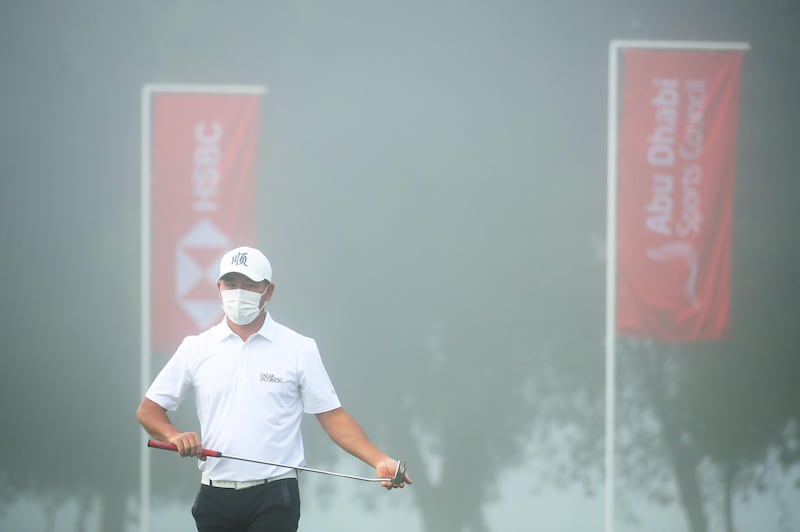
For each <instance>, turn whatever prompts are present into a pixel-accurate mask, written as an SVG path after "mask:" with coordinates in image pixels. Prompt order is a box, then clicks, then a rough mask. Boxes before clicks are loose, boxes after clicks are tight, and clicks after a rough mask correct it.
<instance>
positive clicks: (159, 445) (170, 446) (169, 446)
mask: <svg viewBox="0 0 800 532" xmlns="http://www.w3.org/2000/svg"><path fill="white" fill-rule="evenodd" d="M147 446H148V447H153V448H155V449H163V450H165V451H177V450H178V446H177V445H175V444H174V443H167V442H163V441H157V440H147ZM200 454H202V455H203V456H210V457H212V458H228V459H230V460H240V461H242V462H252V463H254V464H262V465H271V466H275V467H285V468H287V469H296V470H298V471H308V472H310V473H319V474H322V475H330V476H333V477H342V478H350V479H353V480H361V481H364V482H392V479H391V478H371V477H358V476H355V475H346V474H344V473H336V472H333V471H323V470H322V469H313V468H311V467H304V466H290V465H286V464H279V463H277V462H267V461H264V460H253V459H252V458H242V457H240V456H231V455H229V454H224V453H222V452H220V451H214V450H211V449H203V450H202V451H201V452H200Z"/></svg>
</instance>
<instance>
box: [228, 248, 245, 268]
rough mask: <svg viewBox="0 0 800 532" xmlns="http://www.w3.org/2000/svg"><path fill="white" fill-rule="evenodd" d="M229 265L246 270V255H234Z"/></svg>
mask: <svg viewBox="0 0 800 532" xmlns="http://www.w3.org/2000/svg"><path fill="white" fill-rule="evenodd" d="M231 264H233V265H234V266H244V267H245V268H247V253H242V252H241V251H239V252H237V253H236V255H234V256H233V257H231Z"/></svg>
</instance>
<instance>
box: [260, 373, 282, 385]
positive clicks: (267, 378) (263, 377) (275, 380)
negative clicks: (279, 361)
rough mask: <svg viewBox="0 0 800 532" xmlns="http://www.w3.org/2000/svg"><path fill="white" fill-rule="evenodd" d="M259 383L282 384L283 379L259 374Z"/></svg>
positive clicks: (269, 374)
mask: <svg viewBox="0 0 800 532" xmlns="http://www.w3.org/2000/svg"><path fill="white" fill-rule="evenodd" d="M261 382H272V383H276V384H280V383H282V382H283V377H278V376H276V375H274V374H272V373H262V374H261Z"/></svg>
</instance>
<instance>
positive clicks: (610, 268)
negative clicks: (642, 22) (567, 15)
mask: <svg viewBox="0 0 800 532" xmlns="http://www.w3.org/2000/svg"><path fill="white" fill-rule="evenodd" d="M626 48H638V49H663V50H705V51H735V50H739V51H745V50H749V49H750V44H749V43H746V42H712V41H656V40H653V41H647V40H612V41H611V43H610V45H609V58H608V133H607V134H608V139H607V145H608V153H607V169H606V171H607V175H606V179H607V206H606V323H605V326H606V330H605V333H606V334H605V376H606V390H605V526H604V530H605V532H613V531H614V521H615V515H614V512H615V502H616V499H615V480H616V469H615V452H614V451H615V431H616V419H615V418H616V329H617V327H616V312H617V269H618V256H617V244H618V243H617V230H618V227H617V226H618V212H617V207H618V162H619V161H618V159H617V155H618V138H619V137H618V133H619V121H620V117H619V110H618V109H619V105H620V95H619V80H620V62H621V61H620V53H621V50H623V49H626Z"/></svg>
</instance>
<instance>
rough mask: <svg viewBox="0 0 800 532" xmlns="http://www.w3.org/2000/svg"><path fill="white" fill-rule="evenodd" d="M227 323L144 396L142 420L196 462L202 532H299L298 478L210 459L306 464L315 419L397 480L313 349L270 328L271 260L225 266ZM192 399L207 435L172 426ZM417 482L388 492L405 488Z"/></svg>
mask: <svg viewBox="0 0 800 532" xmlns="http://www.w3.org/2000/svg"><path fill="white" fill-rule="evenodd" d="M217 288H218V290H219V295H220V299H221V301H222V309H223V311H224V313H225V319H223V320H222V322H221V323H219V324H217V325H215V326H213V327H211V328H210V329H208V330H206V331H204V332H202V333H201V334H199V335H197V336H188V337H186V338H185V339H184V340H183V342H182V343H181V345H180V346H179V347H178V349H177V351H176V352H175V354H174V355H173V356H172V358H171V359H170V360H169V361H168V362H167V364H166V365H165V366H164V368H163V369H162V370H161V372H160V373H159V374H158V376H157V377H156V378H155V380H154V381H153V383H152V385H151V386H150V388H149V389H148V391H147V393H146V394H145V397H144V399H143V400H142V402H141V404H140V405H139V408H138V409H137V411H136V417H137V419H138V420H139V422H140V423H141V424H142V426H143V427H144V428H145V430H146V431H147V432H149V433H150V434H151V435H152V436H153V437H154V438H155V439H158V440H161V441H165V442H169V443H172V444H174V445H175V446H176V447H177V449H178V452H179V453H180V455H181V456H196V457H198V458H199V460H200V461H199V462H198V464H199V468H200V471H201V485H200V491H199V493H198V494H197V498H196V499H195V503H194V505H193V506H192V515H193V516H194V519H195V523H196V525H197V530H198V531H201V532H212V531H213V532H223V531H225V532H234V531H247V532H256V531H265V532H266V531H269V532H295V531H296V530H297V525H298V521H299V519H300V496H299V491H298V485H297V474H296V472H295V470H294V469H287V468H281V467H275V466H269V465H263V464H255V463H251V462H245V461H237V460H230V459H225V458H219V459H217V458H213V459H211V460H206V457H205V456H203V455H202V454H201V451H202V449H203V448H204V447H205V448H210V449H218V450H220V451H222V452H223V453H226V454H230V455H231V456H244V457H249V458H253V459H258V460H264V461H270V462H276V463H280V464H287V465H297V466H302V465H303V463H304V456H303V441H302V438H301V435H300V421H301V417H302V415H303V413H304V412H305V413H309V414H315V415H316V417H317V419H318V420H319V422H320V424H321V425H322V427H323V429H325V431H326V432H327V433H328V435H329V436H330V437H331V439H332V440H333V441H334V442H336V443H337V444H338V445H339V446H340V447H341V448H342V449H344V450H345V451H347V452H349V453H351V454H352V455H354V456H356V457H357V458H359V459H361V460H363V461H364V462H366V463H367V464H369V465H371V466H372V467H374V468H375V474H376V477H377V478H392V477H393V476H394V474H395V471H396V468H397V462H396V461H395V460H393V459H392V458H390V457H389V456H388V455H387V454H386V453H384V452H383V451H381V450H380V449H378V448H377V447H376V446H375V445H374V444H373V443H372V442H371V441H370V440H369V439H368V438H367V436H366V435H365V434H364V432H363V430H362V429H361V427H360V426H359V424H358V423H357V422H356V421H355V419H353V417H351V416H350V414H348V413H347V412H346V411H345V410H344V408H342V406H341V404H340V402H339V399H338V397H337V395H336V391H335V390H334V388H333V385H332V384H331V381H330V378H329V377H328V374H327V372H326V371H325V367H324V366H323V364H322V360H321V358H320V354H319V350H318V349H317V344H316V342H315V341H314V340H313V339H311V338H307V337H305V336H302V335H300V334H298V333H296V332H295V331H293V330H291V329H289V328H288V327H285V326H283V325H281V324H279V323H278V322H276V321H275V320H273V319H272V317H271V316H270V314H269V313H268V312H267V311H266V310H265V307H266V304H267V302H268V301H270V300H271V299H272V295H273V294H274V292H275V284H274V283H273V282H272V267H271V265H270V263H269V260H267V258H266V257H265V256H264V255H263V253H261V252H260V251H259V250H257V249H253V248H250V247H238V248H236V249H233V250H231V251H229V252H228V253H226V254H225V255H224V256H223V257H222V260H221V261H220V272H219V278H218V280H217ZM190 390H193V391H194V396H195V403H196V406H197V416H198V418H199V420H200V432H201V434H202V437H201V436H200V435H198V434H197V433H196V432H183V431H181V430H180V429H178V428H177V427H175V426H174V425H173V424H172V423H171V421H170V419H169V417H168V415H167V410H175V409H177V407H178V405H179V404H180V403H181V401H182V400H183V399H184V397H185V396H186V394H187V393H188V392H189V391H190ZM405 483H408V484H411V479H410V478H409V477H408V476H407V475H406V476H405V478H404V479H403V480H401V481H399V482H397V483H396V484H392V483H391V482H387V481H383V482H381V484H382V485H383V486H384V487H385V488H387V489H392V488H393V487H398V488H402V487H403V486H404V485H405Z"/></svg>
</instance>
